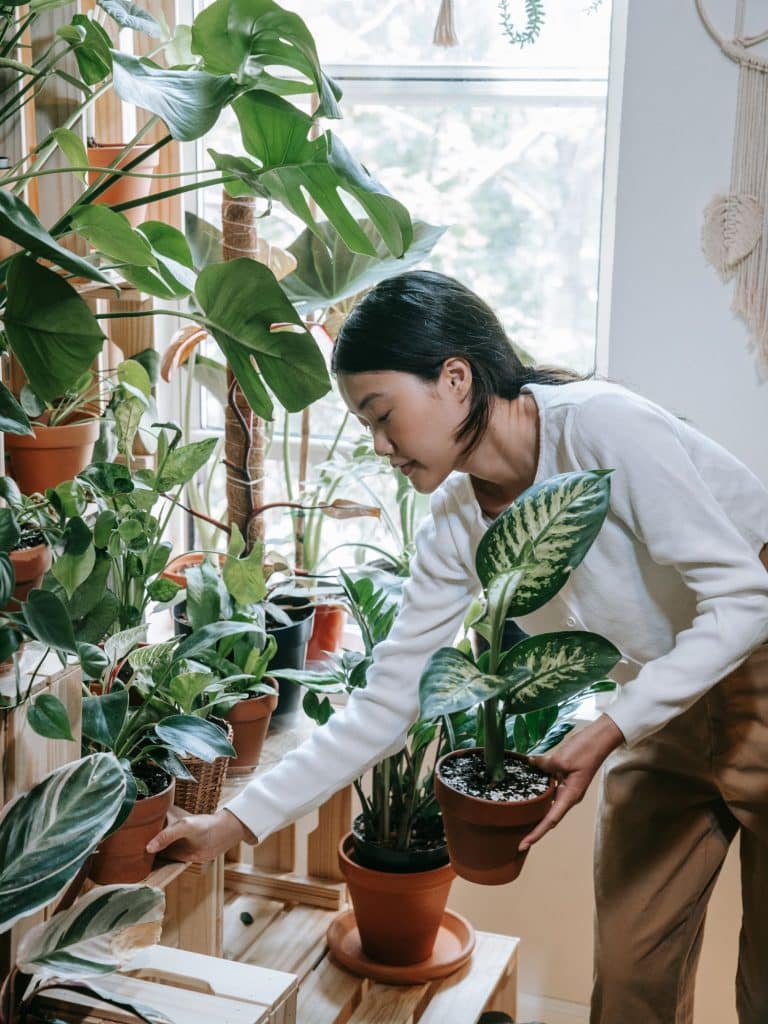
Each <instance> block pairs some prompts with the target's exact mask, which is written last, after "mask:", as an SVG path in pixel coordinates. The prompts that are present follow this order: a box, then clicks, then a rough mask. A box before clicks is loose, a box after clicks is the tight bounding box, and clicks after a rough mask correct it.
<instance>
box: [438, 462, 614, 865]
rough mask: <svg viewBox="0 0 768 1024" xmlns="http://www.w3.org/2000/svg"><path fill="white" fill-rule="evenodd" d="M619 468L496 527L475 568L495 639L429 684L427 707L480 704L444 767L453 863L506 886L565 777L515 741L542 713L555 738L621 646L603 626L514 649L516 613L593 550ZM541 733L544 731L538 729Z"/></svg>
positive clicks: (441, 780)
mask: <svg viewBox="0 0 768 1024" xmlns="http://www.w3.org/2000/svg"><path fill="white" fill-rule="evenodd" d="M610 472H611V471H610V470H593V471H588V472H578V473H564V474H562V475H560V476H555V477H552V478H551V479H549V480H545V481H543V482H541V483H539V484H535V485H534V486H533V487H530V488H529V489H528V490H527V491H525V492H524V493H523V494H521V495H520V496H519V497H518V498H517V499H516V500H515V501H514V502H513V503H512V504H511V505H510V506H509V508H508V509H507V510H506V511H505V512H504V513H503V514H502V515H501V516H499V517H498V519H496V520H495V521H494V523H492V525H491V526H490V527H489V528H488V530H487V531H486V533H485V535H484V536H483V539H482V540H481V542H480V544H479V546H478V550H477V554H476V558H475V566H476V570H477V574H478V577H479V579H480V581H481V583H482V586H483V596H484V607H483V611H482V614H481V616H480V618H479V619H478V620H477V621H475V622H474V623H473V626H474V628H475V629H476V630H477V631H478V632H479V633H480V634H481V635H482V636H483V637H485V639H486V640H487V641H488V645H489V649H488V650H487V651H485V652H483V653H481V654H480V655H479V656H477V657H475V656H474V655H473V654H472V651H471V648H470V646H469V644H468V643H467V644H465V645H463V646H462V647H461V648H460V649H457V648H450V647H445V648H441V649H440V650H439V651H437V652H436V653H435V654H434V655H433V656H432V657H431V659H430V660H429V662H428V663H427V666H426V667H425V669H424V672H423V674H422V677H421V681H420V692H421V714H422V716H424V717H425V718H428V719H438V718H448V719H449V720H450V717H451V716H455V715H457V714H460V713H462V712H466V711H468V710H469V709H472V708H474V707H476V706H478V705H482V710H481V711H480V713H478V714H477V715H476V716H475V723H476V731H475V735H474V737H472V739H471V740H469V739H467V738H466V736H465V737H464V743H465V744H466V743H469V744H471V745H457V744H456V743H455V742H454V743H452V745H453V746H458V749H454V750H453V751H451V752H449V753H447V754H446V755H445V756H444V757H442V758H441V760H440V762H439V763H438V766H437V770H436V773H435V792H436V795H437V799H438V801H439V802H440V806H441V809H442V812H443V820H444V822H445V831H446V836H447V839H448V848H449V851H450V855H451V863H452V864H453V866H454V869H455V870H456V872H457V874H459V875H461V876H462V877H463V878H467V879H469V880H470V881H475V882H480V883H481V884H485V885H498V884H501V883H503V882H508V881H512V880H513V879H514V878H516V877H517V875H518V874H519V873H520V870H521V869H522V866H523V862H524V860H525V856H526V853H522V854H521V853H519V852H518V843H519V841H520V839H521V838H522V837H523V836H524V835H525V834H526V833H527V832H529V831H530V829H531V828H532V827H533V825H534V824H535V823H536V822H537V821H539V820H540V819H541V818H542V817H544V815H545V814H546V812H547V810H548V809H549V807H550V806H551V804H552V801H553V800H554V793H555V786H556V781H555V780H554V779H551V778H548V777H547V776H545V775H543V774H542V773H541V772H539V771H538V770H537V769H535V768H534V767H533V766H531V765H530V764H528V763H527V761H526V759H525V757H522V756H520V755H519V754H517V753H514V752H513V751H511V750H509V749H508V742H507V741H508V736H509V734H510V729H509V724H510V721H511V723H512V726H511V734H512V736H513V738H514V736H515V729H518V735H520V736H522V734H523V730H526V734H527V731H528V730H529V726H530V725H531V724H532V723H533V721H534V719H533V718H532V717H531V716H532V715H534V714H539V713H540V714H542V715H543V716H544V717H543V719H541V720H540V723H539V726H540V725H541V722H542V721H543V722H544V724H546V725H547V730H546V732H545V735H546V734H548V733H549V731H550V730H551V729H553V728H556V727H557V714H555V715H554V716H553V715H552V713H551V711H549V712H547V709H551V708H553V707H554V708H557V707H558V706H559V707H562V706H563V705H564V704H565V703H566V702H567V701H568V700H569V698H572V697H573V696H574V695H575V694H578V693H580V692H582V691H584V690H585V689H587V688H588V687H589V686H590V685H591V684H593V683H595V682H596V681H598V680H602V679H603V678H604V677H605V676H606V675H607V674H608V673H609V672H610V670H611V669H612V668H613V666H614V665H615V664H616V663H617V662H618V660H619V659H620V657H621V655H620V652H619V651H618V650H617V649H616V648H615V647H614V646H613V644H611V643H610V642H609V641H608V640H606V639H604V638H603V637H601V636H598V635H597V634H594V633H588V632H583V631H575V630H572V631H566V632H558V633H544V634H540V635H536V636H529V637H527V638H526V639H524V640H522V641H520V642H519V643H517V644H515V645H514V646H513V647H512V648H511V649H510V650H503V649H502V646H501V638H502V635H503V630H504V625H505V620H506V619H507V617H508V616H523V615H528V614H530V613H531V612H533V611H535V610H536V609H537V608H539V607H541V605H543V604H544V603H545V602H546V601H548V600H550V598H552V597H553V596H554V595H555V594H556V593H557V592H558V591H559V590H560V589H561V587H562V586H563V585H564V584H565V583H566V581H567V579H568V577H569V575H570V573H571V572H572V571H573V570H574V569H575V568H576V566H578V565H579V563H580V562H581V561H582V559H583V558H584V557H585V555H586V554H587V551H588V550H589V547H590V545H591V544H592V542H593V540H594V539H595V537H596V536H597V533H598V531H599V529H600V526H601V525H602V522H603V520H604V518H605V515H606V513H607V510H608V499H609V493H610ZM535 731H536V733H539V732H540V727H537V729H536V730H535Z"/></svg>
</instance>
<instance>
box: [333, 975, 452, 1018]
mask: <svg viewBox="0 0 768 1024" xmlns="http://www.w3.org/2000/svg"><path fill="white" fill-rule="evenodd" d="M428 988H429V986H428V985H402V986H397V985H381V984H379V982H376V981H374V982H371V984H370V986H369V988H368V991H367V992H366V994H365V995H364V996H363V1000H362V1002H361V1003H360V1005H359V1006H358V1007H357V1009H356V1010H355V1012H354V1013H353V1014H352V1016H351V1017H350V1018H349V1024H415V1022H416V1011H417V1009H418V1007H419V1006H420V1004H421V1003H422V1001H423V999H424V995H425V994H426V992H427V990H428ZM446 1021H456V1024H459V1021H461V1024H469V1022H468V1021H465V1019H464V1018H463V1017H461V1016H458V1015H457V1014H455V1012H454V1011H453V1010H451V1015H450V1016H443V1020H442V1022H441V1024H445V1022H446Z"/></svg>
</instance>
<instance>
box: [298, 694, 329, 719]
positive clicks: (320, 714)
mask: <svg viewBox="0 0 768 1024" xmlns="http://www.w3.org/2000/svg"><path fill="white" fill-rule="evenodd" d="M301 706H302V708H303V709H304V714H305V715H307V717H309V718H311V719H312V721H313V722H317V724H318V725H325V723H326V722H327V721H328V719H329V718H330V717H331V715H332V714H333V704H331V702H330V700H329V699H328V698H327V697H322V698H321V697H318V695H317V694H316V693H315V692H314V690H307V692H306V693H305V694H304V699H303V700H302V702H301Z"/></svg>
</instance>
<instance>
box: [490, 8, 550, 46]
mask: <svg viewBox="0 0 768 1024" xmlns="http://www.w3.org/2000/svg"><path fill="white" fill-rule="evenodd" d="M499 14H500V16H501V26H502V28H503V29H504V32H505V33H506V35H507V37H508V38H509V41H510V43H511V44H512V45H513V46H520V47H523V46H529V45H530V44H531V43H534V42H536V40H537V39H538V38H539V35H540V33H541V29H542V26H543V24H544V0H525V16H526V19H527V20H526V25H525V28H524V29H522V31H521V30H519V29H516V28H515V26H514V25H513V23H512V15H511V14H510V13H509V0H499Z"/></svg>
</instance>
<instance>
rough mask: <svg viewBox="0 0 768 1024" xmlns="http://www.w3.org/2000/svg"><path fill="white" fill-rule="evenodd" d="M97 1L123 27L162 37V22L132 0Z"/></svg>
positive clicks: (155, 37) (153, 36)
mask: <svg viewBox="0 0 768 1024" xmlns="http://www.w3.org/2000/svg"><path fill="white" fill-rule="evenodd" d="M96 3H97V4H98V5H99V7H101V9H102V10H103V11H106V12H107V14H108V15H109V16H110V18H112V20H113V21H116V22H117V24H118V25H120V26H121V27H122V28H130V29H133V31H134V32H143V33H144V34H145V35H148V36H152V38H153V39H162V36H163V28H162V26H161V24H160V22H159V21H157V19H156V18H153V17H152V15H151V14H150V13H149V12H148V11H145V10H144V9H143V8H142V7H139V5H138V4H134V3H132V2H131V0H96Z"/></svg>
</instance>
